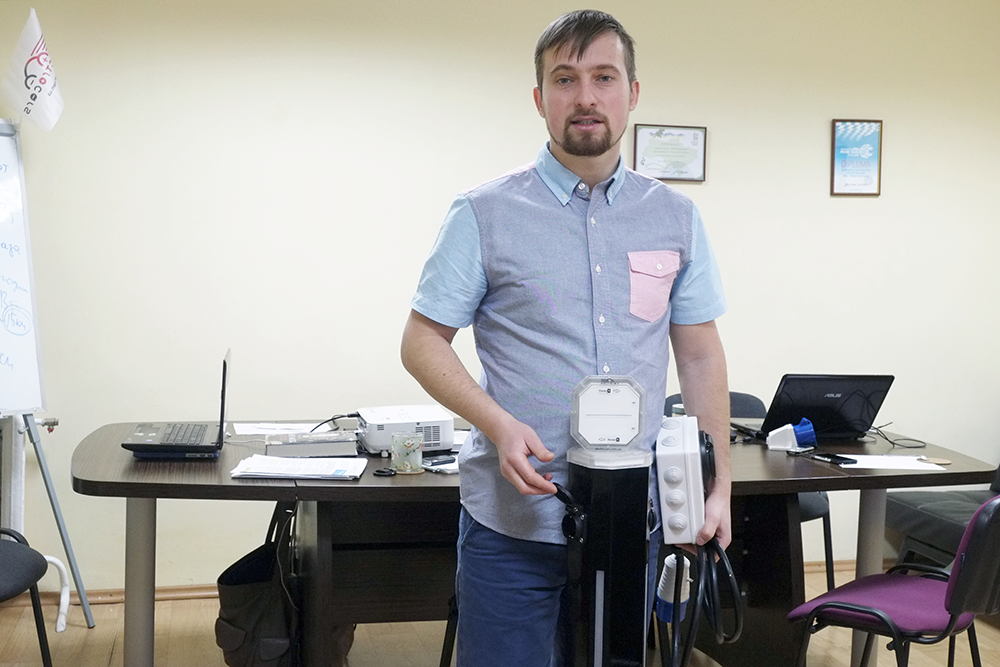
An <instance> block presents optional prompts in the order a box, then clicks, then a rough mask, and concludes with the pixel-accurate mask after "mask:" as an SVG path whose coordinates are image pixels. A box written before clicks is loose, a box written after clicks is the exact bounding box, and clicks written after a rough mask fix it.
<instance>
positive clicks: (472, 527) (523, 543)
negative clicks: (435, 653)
mask: <svg viewBox="0 0 1000 667" xmlns="http://www.w3.org/2000/svg"><path fill="white" fill-rule="evenodd" d="M565 588H566V546H565V545H562V544H547V543H544V542H530V541H527V540H519V539H515V538H512V537H507V536H505V535H501V534H500V533H497V532H494V531H492V530H490V529H489V528H487V527H485V526H483V525H482V524H480V523H479V522H478V521H476V520H475V519H473V518H472V517H471V516H470V515H469V513H468V512H466V511H465V509H464V508H463V509H462V514H461V518H460V519H459V530H458V574H457V577H456V581H455V593H456V597H457V600H458V639H457V651H456V656H457V657H456V665H457V667H490V666H492V665H496V667H512V666H513V665H517V667H559V666H560V665H562V662H563V661H562V639H561V638H562V637H563V636H564V635H563V631H562V628H561V625H562V622H563V620H562V618H561V615H560V608H563V607H564V605H563V604H561V598H562V597H563V591H564V590H565Z"/></svg>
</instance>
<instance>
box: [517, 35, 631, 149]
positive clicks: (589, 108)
mask: <svg viewBox="0 0 1000 667" xmlns="http://www.w3.org/2000/svg"><path fill="white" fill-rule="evenodd" d="M638 100H639V84H638V82H635V81H633V82H632V83H629V80H628V74H627V72H626V70H625V50H624V48H623V47H622V44H621V40H619V39H618V35H616V34H615V33H612V32H609V33H605V34H603V35H601V36H599V37H597V38H596V39H595V40H594V41H593V42H591V44H590V46H588V47H587V50H586V51H584V52H583V57H582V58H580V59H577V58H576V57H571V56H570V54H569V48H568V47H563V48H560V49H558V50H552V49H550V50H549V51H547V52H546V53H545V54H544V55H543V69H542V87H541V89H539V88H535V106H536V107H537V108H538V113H539V114H540V115H541V116H542V118H544V119H545V124H546V126H547V127H548V130H549V136H550V137H551V139H552V144H553V152H554V153H558V152H559V150H560V149H561V150H562V151H563V152H565V153H567V154H569V155H574V156H578V157H596V156H599V155H603V154H605V153H607V152H608V151H609V150H612V149H614V150H616V151H617V149H618V145H619V142H620V141H621V138H622V135H623V134H624V133H625V128H626V127H627V126H628V115H629V112H630V111H632V110H633V109H635V105H636V102H638ZM557 157H558V155H557Z"/></svg>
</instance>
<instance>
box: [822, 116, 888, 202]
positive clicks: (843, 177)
mask: <svg viewBox="0 0 1000 667" xmlns="http://www.w3.org/2000/svg"><path fill="white" fill-rule="evenodd" d="M881 191H882V121H880V120H835V121H833V149H832V151H831V158H830V194H831V195H860V196H871V197H877V196H879V194H881Z"/></svg>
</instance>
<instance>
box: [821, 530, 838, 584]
mask: <svg viewBox="0 0 1000 667" xmlns="http://www.w3.org/2000/svg"><path fill="white" fill-rule="evenodd" d="M823 546H824V548H825V549H826V590H828V591H832V590H833V589H834V588H836V587H837V584H836V582H835V581H834V580H833V528H832V526H831V522H830V513H829V512H827V513H826V514H825V515H823Z"/></svg>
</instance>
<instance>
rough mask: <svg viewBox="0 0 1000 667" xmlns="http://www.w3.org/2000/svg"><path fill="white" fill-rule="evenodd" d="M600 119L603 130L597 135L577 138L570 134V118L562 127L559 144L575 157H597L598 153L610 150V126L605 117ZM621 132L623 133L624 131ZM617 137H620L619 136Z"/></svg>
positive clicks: (611, 144)
mask: <svg viewBox="0 0 1000 667" xmlns="http://www.w3.org/2000/svg"><path fill="white" fill-rule="evenodd" d="M600 120H601V123H602V124H603V125H604V132H603V133H601V134H600V135H598V136H591V135H589V134H588V135H584V136H583V137H582V138H577V137H575V136H573V134H571V132H570V130H571V129H572V126H573V123H572V119H570V120H567V121H566V127H565V128H563V135H562V140H561V141H560V142H559V146H560V147H561V148H562V149H563V150H564V151H566V152H567V153H568V154H570V155H575V156H577V157H597V156H598V155H604V154H605V153H607V152H608V151H609V150H611V147H612V146H614V144H615V141H614V140H613V139H612V137H611V128H610V127H609V125H608V122H607V119H606V118H601V119H600ZM622 134H623V135H624V132H622ZM618 138H619V139H621V137H618Z"/></svg>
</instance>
